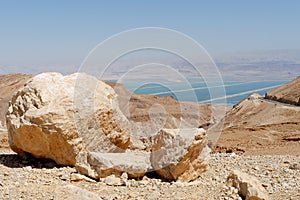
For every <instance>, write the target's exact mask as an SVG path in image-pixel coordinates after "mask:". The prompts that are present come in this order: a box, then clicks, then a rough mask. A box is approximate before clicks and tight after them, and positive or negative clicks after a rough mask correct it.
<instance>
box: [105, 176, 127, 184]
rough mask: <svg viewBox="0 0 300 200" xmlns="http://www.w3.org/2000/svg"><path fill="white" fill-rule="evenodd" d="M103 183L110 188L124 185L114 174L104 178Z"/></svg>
mask: <svg viewBox="0 0 300 200" xmlns="http://www.w3.org/2000/svg"><path fill="white" fill-rule="evenodd" d="M104 183H105V184H106V185H111V186H121V185H124V184H125V182H124V181H123V180H122V179H121V178H119V177H116V176H115V175H114V174H113V175H110V176H108V177H106V178H105V180H104Z"/></svg>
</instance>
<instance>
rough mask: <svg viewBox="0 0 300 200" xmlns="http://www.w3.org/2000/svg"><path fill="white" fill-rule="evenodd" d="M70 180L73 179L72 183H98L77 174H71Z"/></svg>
mask: <svg viewBox="0 0 300 200" xmlns="http://www.w3.org/2000/svg"><path fill="white" fill-rule="evenodd" d="M70 179H71V181H87V182H92V183H95V182H96V181H95V180H93V179H91V178H89V177H86V176H84V175H81V174H76V173H73V174H71V177H70Z"/></svg>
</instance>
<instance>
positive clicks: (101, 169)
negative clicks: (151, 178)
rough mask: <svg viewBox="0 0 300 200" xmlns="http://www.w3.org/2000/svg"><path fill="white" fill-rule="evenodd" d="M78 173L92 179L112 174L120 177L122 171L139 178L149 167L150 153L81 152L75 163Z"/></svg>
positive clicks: (130, 176) (131, 176)
mask: <svg viewBox="0 0 300 200" xmlns="http://www.w3.org/2000/svg"><path fill="white" fill-rule="evenodd" d="M76 169H77V171H78V172H79V173H81V174H84V175H87V176H90V177H92V178H94V179H99V178H104V177H107V176H110V175H112V174H114V175H115V176H116V177H120V176H121V175H122V173H123V172H126V173H127V174H128V177H129V178H139V177H142V176H144V175H145V173H146V172H147V171H149V170H150V169H151V163H150V153H147V152H125V153H98V152H89V153H87V154H81V155H80V158H78V163H77V164H76Z"/></svg>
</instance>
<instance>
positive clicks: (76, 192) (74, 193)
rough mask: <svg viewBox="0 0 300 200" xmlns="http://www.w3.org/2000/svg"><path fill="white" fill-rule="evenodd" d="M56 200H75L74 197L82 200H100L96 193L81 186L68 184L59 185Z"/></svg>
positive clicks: (55, 195)
mask: <svg viewBox="0 0 300 200" xmlns="http://www.w3.org/2000/svg"><path fill="white" fill-rule="evenodd" d="M54 199H55V200H73V199H81V200H100V199H101V198H100V197H98V196H97V195H96V194H95V193H93V192H90V191H88V190H86V189H82V188H80V187H77V186H74V185H66V186H62V187H60V186H59V187H58V188H57V189H56V190H55V194H54Z"/></svg>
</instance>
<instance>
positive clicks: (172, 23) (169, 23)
mask: <svg viewBox="0 0 300 200" xmlns="http://www.w3.org/2000/svg"><path fill="white" fill-rule="evenodd" d="M299 20H300V1H297V0H294V1H293V0H278V1H275V0H274V1H272V0H252V1H238V0H236V1H199V0H198V1H171V0H159V1H158V0H157V1H147V2H146V1H141V0H136V1H133V0H128V1H121V0H120V1H96V0H95V1H90V0H86V1H76V0H69V1H66V0H65V1H63V0H44V1H42V0H36V1H33V0H26V1H25V0H23V1H21V0H19V1H15V0H0V65H2V66H3V65H6V66H10V65H12V66H37V65H54V66H67V65H75V66H78V65H80V63H81V61H82V60H83V58H84V57H85V56H86V55H87V53H88V52H89V51H90V50H91V49H92V48H93V47H94V46H95V45H97V44H98V43H99V42H101V41H103V40H104V39H106V38H107V37H109V36H111V35H113V34H116V33H118V32H120V31H124V30H127V29H131V28H137V27H144V26H158V27H165V28H171V29H175V30H177V31H180V32H183V33H185V34H187V35H189V36H191V37H192V38H194V39H195V40H197V41H198V42H199V43H201V44H202V45H203V46H204V47H205V48H206V49H207V50H208V51H209V52H210V53H211V54H212V55H220V54H221V55H222V54H229V53H236V52H243V51H257V50H272V49H299V47H300V26H299Z"/></svg>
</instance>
